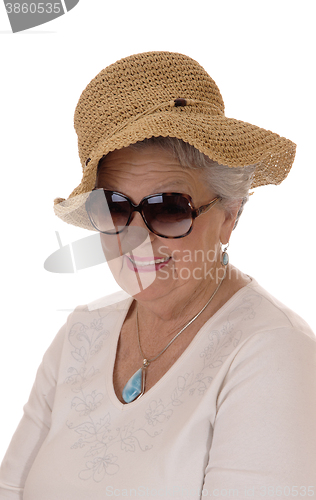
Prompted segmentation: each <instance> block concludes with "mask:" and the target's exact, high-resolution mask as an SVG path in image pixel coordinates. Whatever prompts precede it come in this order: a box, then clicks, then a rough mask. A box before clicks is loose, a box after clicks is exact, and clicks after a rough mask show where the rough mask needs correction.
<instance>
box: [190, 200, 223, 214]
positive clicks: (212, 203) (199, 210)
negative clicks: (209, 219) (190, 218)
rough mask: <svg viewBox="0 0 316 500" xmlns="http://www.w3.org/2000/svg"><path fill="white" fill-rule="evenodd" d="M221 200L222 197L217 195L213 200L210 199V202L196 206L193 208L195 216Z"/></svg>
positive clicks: (203, 212) (204, 212)
mask: <svg viewBox="0 0 316 500" xmlns="http://www.w3.org/2000/svg"><path fill="white" fill-rule="evenodd" d="M221 200H222V198H221V197H218V198H215V200H212V201H211V203H208V204H207V205H202V207H200V208H197V209H196V210H195V217H198V216H199V215H201V214H206V212H208V211H209V210H210V209H211V208H212V207H214V205H216V203H217V202H218V201H221Z"/></svg>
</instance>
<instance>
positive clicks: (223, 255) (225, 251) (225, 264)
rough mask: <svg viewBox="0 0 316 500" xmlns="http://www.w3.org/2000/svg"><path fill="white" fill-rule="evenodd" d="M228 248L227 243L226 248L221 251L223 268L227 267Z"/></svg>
mask: <svg viewBox="0 0 316 500" xmlns="http://www.w3.org/2000/svg"><path fill="white" fill-rule="evenodd" d="M228 247H229V243H227V245H226V247H225V248H224V249H223V251H222V257H221V263H222V264H223V266H227V264H228V262H229V256H228V253H227V248H228Z"/></svg>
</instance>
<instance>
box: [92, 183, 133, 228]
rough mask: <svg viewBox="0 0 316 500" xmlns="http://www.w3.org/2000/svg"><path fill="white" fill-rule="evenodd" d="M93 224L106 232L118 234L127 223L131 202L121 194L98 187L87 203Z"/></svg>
mask: <svg viewBox="0 0 316 500" xmlns="http://www.w3.org/2000/svg"><path fill="white" fill-rule="evenodd" d="M86 208H87V212H88V214H89V217H90V219H91V222H92V224H93V225H94V226H95V227H96V228H97V229H98V231H101V232H102V233H106V234H117V233H119V232H120V231H121V230H122V229H123V228H124V227H125V226H126V224H127V221H128V219H129V216H130V204H129V202H128V201H127V200H126V199H125V198H124V197H123V196H121V195H119V194H116V193H112V192H111V191H103V189H97V190H95V191H92V192H91V193H90V195H89V198H88V200H87V204H86Z"/></svg>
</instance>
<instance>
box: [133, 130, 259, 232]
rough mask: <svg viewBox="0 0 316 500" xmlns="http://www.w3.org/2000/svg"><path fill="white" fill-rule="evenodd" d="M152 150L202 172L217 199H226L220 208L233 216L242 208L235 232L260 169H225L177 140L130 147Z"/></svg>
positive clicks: (160, 139)
mask: <svg viewBox="0 0 316 500" xmlns="http://www.w3.org/2000/svg"><path fill="white" fill-rule="evenodd" d="M148 146H159V147H161V148H162V149H164V150H167V151H169V152H171V153H172V154H173V155H174V156H175V157H176V158H177V160H178V161H179V163H180V165H181V166H182V167H183V168H190V169H194V170H198V169H200V170H202V171H203V174H204V175H203V177H204V180H205V182H206V183H207V184H208V185H209V186H210V188H211V189H212V190H214V191H215V192H216V194H217V196H220V197H221V198H222V201H221V203H220V205H219V207H220V206H222V208H223V209H224V210H225V211H226V212H228V213H229V214H230V215H232V212H233V211H234V210H236V208H237V207H239V210H238V213H237V217H236V221H235V225H234V229H235V227H236V226H237V223H238V220H239V217H240V216H241V213H242V211H243V209H244V206H245V204H246V203H247V201H248V200H249V189H250V187H251V183H252V178H253V175H254V172H255V169H256V165H247V166H245V167H238V168H234V167H228V166H227V165H221V164H219V163H217V162H216V161H213V160H211V159H210V158H209V157H208V156H206V155H205V154H203V153H201V152H200V151H199V150H198V149H196V148H195V147H194V146H191V144H188V143H187V142H184V141H182V140H181V139H177V138H175V137H162V136H160V137H151V138H150V139H145V140H144V141H139V142H136V143H135V144H131V145H130V146H129V147H130V148H131V149H134V150H140V149H144V148H146V147H148ZM240 203H241V204H240ZM239 205H240V206H239Z"/></svg>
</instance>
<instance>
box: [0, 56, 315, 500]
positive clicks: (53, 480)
mask: <svg viewBox="0 0 316 500" xmlns="http://www.w3.org/2000/svg"><path fill="white" fill-rule="evenodd" d="M75 128H76V132H77V134H78V143H79V154H80V158H81V162H82V167H83V177H82V181H81V183H80V185H79V186H78V187H77V188H76V189H75V190H74V191H73V192H72V193H71V195H70V196H69V198H68V199H67V200H64V199H62V198H57V199H56V200H55V213H56V215H58V216H59V217H60V218H61V219H63V220H64V221H66V222H68V223H70V224H75V225H78V226H81V227H84V228H87V229H90V230H95V231H98V232H99V233H100V241H101V246H102V249H103V252H104V255H105V257H106V259H107V260H108V262H109V266H110V268H111V271H112V273H113V275H114V277H115V279H116V280H117V282H118V284H119V285H120V286H121V288H122V292H120V293H116V294H113V295H110V296H107V297H104V298H102V299H100V300H99V301H95V302H94V303H91V304H88V305H86V306H78V307H77V308H76V309H75V310H74V311H73V312H72V313H71V314H70V315H69V317H68V319H67V322H66V324H65V325H64V326H63V327H62V328H61V329H60V331H59V332H58V334H57V336H56V337H55V339H54V341H53V343H52V344H51V346H50V347H49V349H48V350H47V351H46V353H45V355H44V357H43V361H42V364H41V366H40V367H39V370H38V373H37V376H36V381H35V384H34V387H33V389H32V392H31V395H30V399H29V401H28V403H27V404H26V405H25V407H24V416H23V418H22V421H21V423H20V425H19V427H18V429H17V431H16V433H15V435H14V436H13V438H12V442H11V444H10V447H9V449H8V451H7V454H6V456H5V458H4V460H3V462H2V466H1V475H0V481H1V482H0V499H1V500H4V499H22V498H23V499H24V500H62V499H67V500H72V499H73V500H87V499H91V500H101V499H102V500H104V499H105V498H106V497H108V496H116V497H121V496H122V497H123V496H125V497H129V496H135V497H142V498H151V497H156V496H160V497H164V498H167V499H182V498H187V497H189V498H193V499H200V498H201V497H204V496H209V497H224V496H225V497H227V496H234V497H238V498H243V499H244V498H249V497H253V498H261V497H264V496H265V497H273V498H276V497H281V498H288V497H293V496H314V495H316V338H315V335H314V333H313V332H312V331H311V330H310V328H309V326H308V325H307V324H306V323H305V322H304V321H303V320H302V319H301V318H300V317H299V316H298V315H297V314H295V313H294V312H293V311H291V310H290V309H288V308H287V307H286V306H284V305H283V304H282V303H280V302H279V301H278V300H277V299H275V298H274V297H272V296H271V295H270V294H269V293H268V292H267V291H265V290H264V289H263V288H262V287H261V286H260V285H259V284H258V283H257V282H256V281H255V279H253V278H252V277H250V276H247V275H245V274H243V273H242V272H241V271H239V270H238V269H236V268H235V267H233V266H232V265H231V264H230V263H229V259H228V251H227V248H228V243H229V240H230V236H231V233H232V230H233V229H234V228H235V227H236V224H237V222H238V218H239V217H240V214H241V212H242V210H243V206H244V204H245V202H246V201H247V199H248V196H249V189H251V188H254V187H257V186H260V185H266V184H279V183H280V182H281V181H282V180H283V179H284V178H285V177H286V175H287V174H288V172H289V170H290V168H291V165H292V163H293V160H294V155H295V145H294V144H293V143H292V142H291V141H289V140H287V139H285V138H282V137H280V136H278V135H277V134H275V133H272V132H270V131H266V130H264V129H261V128H259V127H256V126H253V125H250V124H248V123H244V122H241V121H238V120H234V119H231V118H227V117H225V115H224V103H223V100H222V97H221V94H220V92H219V89H218V88H217V86H216V84H215V82H214V81H213V80H212V78H210V76H209V75H208V74H207V73H206V72H205V70H204V69H203V68H202V67H201V66H200V65H199V64H198V63H197V62H196V61H194V60H192V59H191V58H189V57H187V56H184V55H181V54H177V53H169V52H149V53H143V54H138V55H133V56H130V57H127V58H125V59H122V60H120V61H118V62H116V63H115V64H112V65H111V66H109V67H108V68H106V69H104V70H102V71H101V72H100V73H99V74H98V75H97V76H96V77H95V78H94V79H93V80H92V81H91V82H90V83H89V85H88V86H87V87H86V89H85V90H84V91H83V93H82V95H81V97H80V99H79V102H78V105H77V108H76V113H75ZM91 241H92V240H91ZM93 248H94V247H92V246H91V251H94V250H93ZM92 286H93V285H92Z"/></svg>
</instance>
